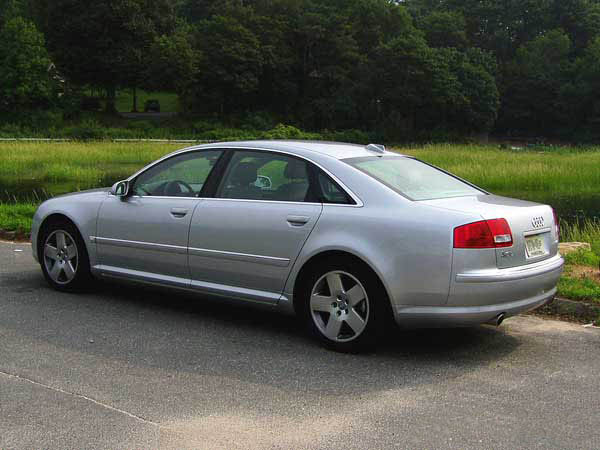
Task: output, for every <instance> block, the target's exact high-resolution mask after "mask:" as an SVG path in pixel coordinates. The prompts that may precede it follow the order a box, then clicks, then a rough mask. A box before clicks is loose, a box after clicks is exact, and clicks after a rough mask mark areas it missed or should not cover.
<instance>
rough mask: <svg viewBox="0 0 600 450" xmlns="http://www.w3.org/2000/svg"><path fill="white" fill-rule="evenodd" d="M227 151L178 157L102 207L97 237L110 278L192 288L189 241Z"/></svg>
mask: <svg viewBox="0 0 600 450" xmlns="http://www.w3.org/2000/svg"><path fill="white" fill-rule="evenodd" d="M222 155H223V151H222V150H210V151H192V152H186V153H182V154H178V155H175V156H173V157H171V158H168V159H166V160H163V161H161V162H159V163H158V164H156V165H154V166H152V167H150V168H149V169H148V170H146V171H144V172H142V173H141V174H140V175H138V176H137V177H136V178H135V179H134V180H132V181H131V186H130V192H131V195H129V196H126V197H117V196H112V195H111V196H109V198H108V199H107V200H106V201H105V202H104V203H103V204H102V207H101V209H100V213H99V216H98V226H97V236H96V237H95V241H96V246H97V252H98V259H99V263H100V267H98V269H99V270H101V271H102V272H103V273H105V274H109V275H116V276H123V277H128V278H133V279H137V280H141V281H150V282H159V283H163V284H171V285H175V286H186V287H187V286H189V282H190V274H189V267H188V259H187V258H188V255H187V246H188V236H189V228H190V223H191V220H192V216H193V213H194V210H195V209H196V208H197V206H198V204H199V203H200V202H201V199H200V198H199V197H201V196H202V194H203V192H204V191H205V190H206V187H207V185H208V182H207V180H208V179H209V176H210V174H211V172H212V171H213V169H214V167H215V165H216V164H217V162H218V161H219V159H220V157H221V156H222Z"/></svg>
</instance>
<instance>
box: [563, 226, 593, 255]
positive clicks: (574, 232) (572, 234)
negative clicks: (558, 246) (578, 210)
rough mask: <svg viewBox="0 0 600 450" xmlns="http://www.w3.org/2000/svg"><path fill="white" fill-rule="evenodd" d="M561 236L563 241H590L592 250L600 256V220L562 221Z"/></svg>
mask: <svg viewBox="0 0 600 450" xmlns="http://www.w3.org/2000/svg"><path fill="white" fill-rule="evenodd" d="M560 237H561V241H563V242H588V243H589V244H591V246H592V251H593V252H594V253H595V254H596V255H597V256H600V222H598V221H592V220H589V219H587V220H582V221H576V222H573V223H568V222H561V227H560Z"/></svg>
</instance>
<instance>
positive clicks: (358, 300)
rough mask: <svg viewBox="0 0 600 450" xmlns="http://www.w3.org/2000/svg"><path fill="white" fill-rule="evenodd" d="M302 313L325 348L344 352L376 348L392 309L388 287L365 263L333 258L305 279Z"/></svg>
mask: <svg viewBox="0 0 600 450" xmlns="http://www.w3.org/2000/svg"><path fill="white" fill-rule="evenodd" d="M298 295H299V307H300V314H301V315H302V317H303V320H304V321H305V322H306V325H307V327H308V330H309V332H310V334H311V335H312V336H314V337H315V338H316V339H317V340H318V341H319V342H321V344H323V345H324V346H325V347H327V348H329V349H331V350H335V351H338V352H342V353H362V352H369V351H373V350H375V347H376V343H377V338H378V337H379V336H381V335H382V332H383V328H384V327H385V324H386V323H387V320H386V318H385V314H386V313H388V312H389V309H390V308H386V305H389V300H388V296H387V294H386V292H385V288H384V287H383V285H382V284H381V281H380V280H379V278H378V277H377V275H376V274H375V273H374V272H373V271H372V270H371V269H370V268H369V267H368V266H366V265H365V264H364V263H362V262H359V261H356V260H354V259H349V258H339V257H336V258H329V259H327V260H323V261H321V262H319V263H317V264H316V265H315V266H314V267H312V269H311V270H310V272H309V273H308V275H307V276H305V277H303V280H301V283H300V287H299V291H298Z"/></svg>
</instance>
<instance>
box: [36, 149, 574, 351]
mask: <svg viewBox="0 0 600 450" xmlns="http://www.w3.org/2000/svg"><path fill="white" fill-rule="evenodd" d="M558 238H559V230H558V225H557V219H556V216H555V215H554V214H553V210H552V208H550V207H549V206H545V205H540V204H535V203H530V202H526V201H521V200H514V199H510V198H504V197H498V196H495V195H491V194H489V193H487V192H485V191H484V190H482V189H480V188H478V187H476V186H474V185H472V184H470V183H468V182H467V181H464V180H461V179H460V178H457V177H456V176H453V175H451V174H449V173H447V172H445V171H443V170H440V169H438V168H435V167H433V166H431V165H428V164H426V163H424V162H421V161H419V160H417V159H415V158H412V157H408V156H403V155H399V154H397V153H393V152H389V151H386V150H385V148H383V147H382V146H378V145H368V146H359V145H349V144H339V143H322V142H302V141H298V142H295V141H265V142H261V141H255V142H235V143H219V144H210V145H202V146H198V147H192V148H187V149H184V150H181V151H178V152H175V153H172V154H170V155H168V156H166V157H164V158H162V159H160V160H159V161H156V162H154V163H153V164H150V165H149V166H147V167H145V168H144V169H142V170H140V171H139V172H138V173H136V174H134V175H132V176H131V177H129V178H128V179H127V180H124V181H121V182H118V183H116V184H115V185H114V186H113V187H112V188H106V189H96V190H92V191H86V192H79V193H75V194H70V195H65V196H62V197H57V198H53V199H51V200H49V201H47V202H45V203H43V204H42V205H41V206H40V207H39V209H38V211H37V212H36V214H35V217H34V221H33V228H32V242H33V244H34V245H33V248H34V252H33V253H34V257H35V258H36V259H37V260H38V261H39V263H40V265H41V268H42V271H43V273H44V276H45V278H46V279H47V281H48V283H49V284H50V285H51V286H53V287H54V288H56V289H59V290H64V291H72V290H77V289H81V288H86V287H88V286H89V284H90V282H91V281H92V278H94V277H96V278H105V279H108V278H110V279H120V280H132V281H135V282H140V283H146V284H151V285H158V286H163V287H168V288H174V289H183V290H186V291H192V292H196V293H198V294H203V295H206V294H208V295H211V296H217V297H222V298H226V299H236V300H240V301H245V302H251V303H254V304H257V305H262V306H263V307H267V308H272V309H277V310H280V311H282V312H285V313H290V314H293V313H296V314H298V315H299V316H300V317H302V318H303V319H304V320H305V321H306V324H307V326H308V328H309V330H310V332H311V333H312V334H313V335H314V336H315V337H317V338H318V339H319V340H320V341H321V342H322V343H324V344H325V345H326V346H328V347H330V348H333V349H335V350H339V351H360V350H364V349H367V348H372V347H373V345H374V343H375V342H376V339H377V337H378V335H379V334H380V332H381V330H382V329H383V328H384V325H385V323H386V322H387V319H388V318H392V317H393V318H394V319H395V321H396V322H397V323H398V324H399V325H400V326H403V327H432V326H471V325H477V324H481V323H491V324H500V323H501V322H502V321H503V320H504V319H505V318H506V317H509V316H512V315H515V314H518V313H521V312H524V311H528V310H531V309H534V308H536V307H538V306H540V305H543V304H544V303H546V302H548V301H550V300H551V299H552V298H553V296H554V295H555V293H556V284H557V281H558V278H559V276H560V274H561V271H562V267H563V259H562V258H561V256H560V255H559V253H558Z"/></svg>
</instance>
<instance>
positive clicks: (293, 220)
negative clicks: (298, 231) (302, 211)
mask: <svg viewBox="0 0 600 450" xmlns="http://www.w3.org/2000/svg"><path fill="white" fill-rule="evenodd" d="M287 221H288V223H289V224H290V225H292V226H294V227H301V226H302V225H306V224H307V223H308V222H309V221H310V217H306V216H287Z"/></svg>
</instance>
